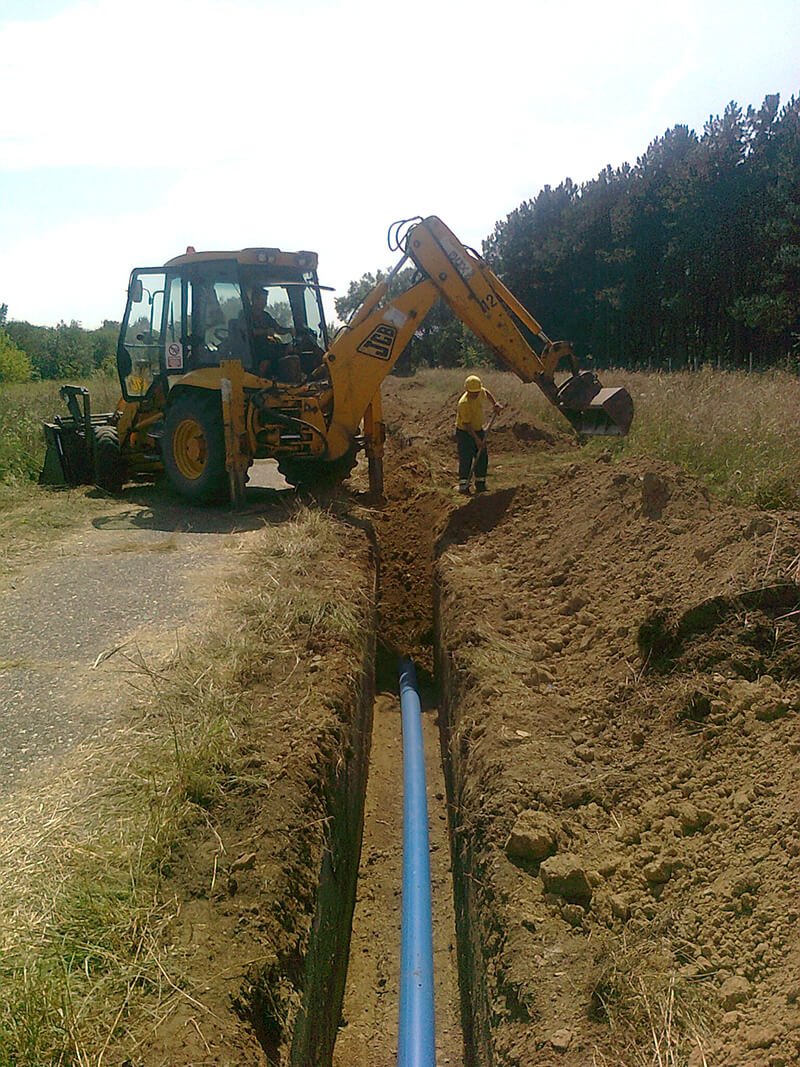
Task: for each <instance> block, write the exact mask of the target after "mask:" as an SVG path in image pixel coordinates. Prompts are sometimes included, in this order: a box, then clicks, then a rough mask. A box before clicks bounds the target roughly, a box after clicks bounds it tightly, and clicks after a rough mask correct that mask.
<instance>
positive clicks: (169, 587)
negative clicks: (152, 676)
mask: <svg viewBox="0 0 800 1067" xmlns="http://www.w3.org/2000/svg"><path fill="white" fill-rule="evenodd" d="M51 503H52V506H53V507H57V506H58V499H57V498H55V499H54V500H52V502H51V501H47V502H46V504H47V506H50V504H51ZM273 509H274V505H270V504H269V503H267V504H266V505H265V504H264V503H262V504H261V506H260V507H257V508H255V509H253V510H252V511H251V512H250V513H247V512H245V513H243V514H239V515H232V514H231V513H230V512H229V511H227V509H218V510H211V509H208V510H205V509H187V508H182V507H180V506H177V505H172V506H167V507H161V508H159V509H158V510H157V511H154V510H151V509H150V508H148V507H133V508H131V507H130V506H129V505H125V504H124V503H123V502H116V501H114V502H110V503H109V511H108V514H107V515H104V516H103V517H102V518H99V519H95V520H94V522H93V523H92V524H91V525H89V524H88V523H87V526H86V527H85V528H83V529H80V530H78V531H77V532H73V533H72V534H70V535H68V536H67V538H66V539H63V540H59V541H58V542H56V543H55V544H53V545H52V546H51V548H50V549H49V551H48V552H47V553H46V554H45V555H44V556H42V554H41V553H38V554H37V559H36V560H35V561H33V562H28V563H26V564H25V565H23V566H18V567H17V568H16V569H15V571H14V573H13V574H12V575H10V576H7V577H6V578H5V579H4V580H3V582H2V586H3V588H2V589H0V593H1V594H2V599H0V791H2V792H6V791H7V790H9V789H11V788H12V787H13V785H14V783H15V781H16V780H17V779H18V778H19V776H20V773H21V772H23V771H24V770H26V769H30V768H33V767H35V765H36V764H37V762H38V761H40V760H43V759H46V758H48V757H53V756H57V755H59V754H61V753H63V752H64V751H66V750H67V749H68V748H69V747H71V746H72V745H74V744H77V743H79V742H80V741H82V740H84V739H85V738H86V737H88V736H89V735H91V734H93V733H95V732H97V731H99V730H101V729H102V728H104V727H105V726H107V725H108V724H109V723H112V722H113V721H114V719H115V718H116V717H117V716H118V714H119V713H120V711H122V710H124V709H125V708H126V706H128V705H130V704H131V703H133V702H134V701H135V700H136V699H137V696H136V692H135V690H134V688H133V685H134V684H135V683H136V681H137V677H138V678H139V680H141V679H140V676H137V675H136V674H135V673H132V672H131V664H130V660H129V659H128V658H126V657H130V656H136V657H139V656H143V657H144V658H145V659H146V661H152V659H151V658H155V659H158V658H160V657H162V656H164V655H166V654H169V652H170V651H172V649H174V648H175V645H176V642H177V641H178V640H180V636H181V634H182V633H183V632H185V631H186V629H187V627H188V625H189V624H191V623H192V622H193V621H196V620H197V618H198V617H199V616H201V615H203V614H204V613H205V612H206V611H207V610H208V608H209V606H210V605H212V604H213V594H214V583H215V581H216V580H217V579H218V575H219V573H220V568H221V567H224V566H225V565H226V564H228V565H232V564H233V561H234V558H235V551H236V550H237V549H238V548H240V546H241V544H242V538H241V536H240V535H241V534H243V533H245V532H246V531H248V530H253V529H257V528H258V527H260V526H261V525H262V524H263V522H264V521H269V520H270V515H269V512H270V511H272V510H273ZM104 653H105V654H106V655H105V656H104ZM98 661H99V662H98Z"/></svg>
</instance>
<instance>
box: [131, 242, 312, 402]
mask: <svg viewBox="0 0 800 1067" xmlns="http://www.w3.org/2000/svg"><path fill="white" fill-rule="evenodd" d="M316 266H317V257H316V254H315V253H313V252H281V251H280V249H244V250H243V251H241V252H200V253H197V252H194V251H187V253H186V254H185V255H183V256H178V257H177V258H176V259H173V260H170V261H169V262H168V263H167V264H166V266H165V267H143V268H137V269H136V270H134V271H133V273H132V274H131V280H130V284H129V287H128V304H127V307H126V310H125V316H124V319H123V322H122V328H121V331H120V339H119V345H118V349H117V364H118V369H119V376H120V383H121V385H122V392H123V395H124V397H125V399H126V400H137V399H141V398H142V397H144V396H146V395H147V394H148V392H149V391H150V389H151V388H152V387H153V386H154V383H156V382H157V381H161V382H162V383H163V384H165V385H166V386H167V387H169V385H170V384H172V382H173V381H174V379H176V378H177V377H180V376H183V375H186V374H189V373H190V372H192V371H195V370H199V369H201V368H203V367H214V366H217V365H218V364H219V363H220V361H221V360H224V359H237V360H240V361H241V363H242V365H243V366H244V368H245V370H248V371H250V372H251V373H253V374H256V375H259V376H261V377H267V378H271V379H275V378H278V379H280V377H281V376H283V377H284V379H285V380H288V381H292V380H302V379H303V377H304V376H305V375H306V374H308V373H310V372H311V370H312V369H313V364H314V363H316V364H317V365H318V363H319V362H320V361H321V357H322V353H323V352H324V351H325V350H326V348H327V345H328V334H327V328H326V325H325V316H324V311H323V307H322V301H321V294H320V285H319V281H318V279H317V272H316Z"/></svg>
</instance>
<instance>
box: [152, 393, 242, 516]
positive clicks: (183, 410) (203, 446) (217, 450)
mask: <svg viewBox="0 0 800 1067" xmlns="http://www.w3.org/2000/svg"><path fill="white" fill-rule="evenodd" d="M162 449H163V458H164V467H165V469H166V472H167V476H168V477H169V480H170V481H171V482H172V484H173V485H174V487H175V488H176V489H177V491H178V492H179V493H180V494H181V495H182V496H185V497H186V498H187V500H191V501H192V502H193V503H197V504H201V503H203V504H204V503H211V502H213V501H219V500H224V499H225V498H226V497H227V496H228V493H229V486H228V475H227V472H226V470H225V428H224V426H223V422H222V403H221V400H220V396H219V393H216V392H214V393H211V392H206V391H205V390H203V391H201V390H196V389H194V390H192V391H191V392H185V393H182V394H181V396H179V397H178V398H177V400H176V401H175V403H174V404H173V405H172V407H171V408H170V409H169V411H168V412H167V417H166V420H165V423H164V437H163V439H162Z"/></svg>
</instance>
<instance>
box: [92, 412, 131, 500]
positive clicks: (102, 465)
mask: <svg viewBox="0 0 800 1067" xmlns="http://www.w3.org/2000/svg"><path fill="white" fill-rule="evenodd" d="M126 474H127V470H126V465H125V460H124V459H123V457H122V455H121V453H120V450H119V436H118V434H117V429H116V427H115V426H95V428H94V482H95V485H97V486H98V487H99V488H100V489H106V490H107V491H108V492H109V493H119V492H120V490H121V489H122V486H123V485H124V484H125V475H126Z"/></svg>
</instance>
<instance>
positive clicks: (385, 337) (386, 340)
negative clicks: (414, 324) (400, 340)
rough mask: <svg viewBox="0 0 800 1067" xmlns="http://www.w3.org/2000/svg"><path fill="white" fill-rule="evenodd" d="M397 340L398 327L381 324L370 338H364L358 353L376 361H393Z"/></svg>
mask: <svg viewBox="0 0 800 1067" xmlns="http://www.w3.org/2000/svg"><path fill="white" fill-rule="evenodd" d="M396 339H397V329H396V327H394V326H392V324H391V323H389V322H381V323H379V324H378V325H377V326H376V327H375V329H374V330H373V331H372V333H371V334H369V336H368V337H365V338H364V340H363V341H362V342H361V344H360V345H359V346H358V349H357V351H358V352H361V353H362V355H365V356H372V357H373V358H374V359H391V358H392V349H393V348H394V343H395V340H396Z"/></svg>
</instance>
